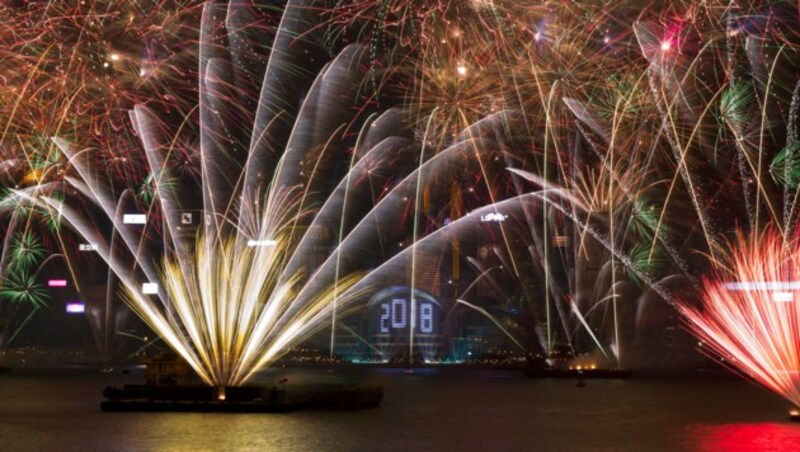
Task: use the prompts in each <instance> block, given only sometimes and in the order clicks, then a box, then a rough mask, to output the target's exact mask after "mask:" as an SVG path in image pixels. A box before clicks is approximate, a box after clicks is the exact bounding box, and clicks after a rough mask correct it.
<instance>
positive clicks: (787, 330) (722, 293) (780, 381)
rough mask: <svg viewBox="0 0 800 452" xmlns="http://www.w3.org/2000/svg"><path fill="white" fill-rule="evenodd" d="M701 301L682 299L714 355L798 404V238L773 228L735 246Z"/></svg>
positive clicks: (694, 326)
mask: <svg viewBox="0 0 800 452" xmlns="http://www.w3.org/2000/svg"><path fill="white" fill-rule="evenodd" d="M733 250H734V251H733V252H732V253H731V254H732V255H731V257H730V266H724V267H722V266H721V268H720V269H719V271H718V272H717V274H716V275H715V276H714V277H710V278H706V279H705V280H704V283H703V293H702V298H701V300H702V301H701V303H700V306H695V305H692V304H690V303H682V304H680V305H679V308H680V310H681V312H682V313H683V314H684V315H685V316H686V318H687V319H688V323H689V328H690V329H691V330H692V332H694V334H696V335H697V336H698V337H699V338H700V339H701V340H702V341H703V344H704V346H705V347H707V349H708V350H709V351H710V352H711V353H713V354H714V355H716V356H718V357H721V358H723V359H724V361H725V363H726V364H727V365H729V366H730V367H732V368H734V369H736V370H738V371H739V372H741V373H742V374H744V375H746V376H748V377H750V378H752V379H753V380H755V381H756V382H758V383H760V384H761V385H763V386H764V387H766V388H767V389H769V390H771V391H773V392H775V393H777V394H779V395H781V396H782V397H784V398H785V399H786V400H788V401H790V402H792V403H793V404H794V405H795V406H800V349H798V344H800V282H798V281H800V241H798V240H797V238H795V239H793V240H791V241H788V242H787V241H785V240H784V239H783V238H782V237H781V236H780V235H778V234H776V233H775V232H774V231H772V230H770V231H768V232H766V233H763V234H760V235H756V236H753V237H750V238H747V239H745V238H744V237H742V236H740V237H739V239H738V241H737V243H735V245H734V247H733Z"/></svg>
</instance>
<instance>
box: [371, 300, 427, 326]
mask: <svg viewBox="0 0 800 452" xmlns="http://www.w3.org/2000/svg"><path fill="white" fill-rule="evenodd" d="M418 306H419V330H420V332H422V333H433V305H432V304H431V303H418ZM408 311H409V309H408V301H407V300H405V299H402V298H396V299H394V300H392V301H391V302H390V303H389V302H387V303H383V304H382V305H381V320H380V322H381V324H380V327H381V328H380V329H381V333H388V332H389V330H390V329H394V330H398V329H405V328H406V327H408V322H409V318H408V317H409V316H408ZM414 314H415V313H413V312H412V313H411V324H412V327H413V328H416V327H417V322H416V319H417V316H416V315H414Z"/></svg>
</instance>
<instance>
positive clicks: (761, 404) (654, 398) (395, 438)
mask: <svg viewBox="0 0 800 452" xmlns="http://www.w3.org/2000/svg"><path fill="white" fill-rule="evenodd" d="M351 374H352V372H351ZM283 376H286V377H288V378H289V385H291V384H292V383H295V384H300V383H303V382H310V381H321V380H322V381H324V380H336V379H347V378H352V377H353V376H354V375H347V372H339V373H337V374H335V375H333V376H329V375H325V374H324V373H322V372H313V371H307V370H297V371H271V373H269V374H267V375H264V376H263V380H264V381H265V382H270V381H274V380H275V379H277V378H279V377H283ZM357 377H358V379H359V380H360V381H362V382H365V383H376V384H382V385H383V386H384V391H385V397H384V401H383V404H382V406H381V408H378V409H374V410H365V411H357V412H315V411H303V412H297V413H291V414H186V413H102V412H100V410H99V404H100V400H101V396H100V393H101V391H102V389H103V388H104V387H105V386H107V385H109V384H120V383H121V382H122V380H121V377H120V376H119V375H99V374H95V373H86V372H84V373H74V372H73V373H69V374H66V375H60V376H55V375H46V374H31V375H19V374H12V375H1V376H0V450H2V451H15V450H44V451H50V450H158V451H161V450H186V451H197V450H222V451H228V450H268V451H271V450H275V451H317V450H319V451H379V452H384V451H414V450H443V451H451V450H452V451H473V450H486V451H506V450H508V451H515V450H531V451H535V450H553V451H572V450H576V451H582V450H637V451H638V450H642V451H660V450H664V451H673V450H704V451H717V450H743V451H747V450H778V451H792V450H797V451H800V423H790V422H787V421H786V418H787V417H786V408H787V403H786V402H784V401H783V400H781V399H779V398H777V397H775V396H773V395H771V394H769V393H767V392H765V391H763V390H761V389H759V388H756V387H755V386H752V385H751V384H749V383H747V382H744V381H740V380H736V379H732V378H716V379H715V378H703V379H656V378H636V377H634V378H633V379H631V380H627V381H624V380H619V381H599V380H596V381H588V384H587V387H585V388H578V387H576V386H575V382H574V381H570V380H531V379H526V378H524V377H522V376H521V375H519V374H517V373H512V372H500V371H468V370H459V371H453V370H447V371H437V370H421V371H418V372H417V373H416V374H415V375H403V373H402V371H399V370H376V369H364V370H359V371H357Z"/></svg>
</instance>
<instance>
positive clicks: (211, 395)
mask: <svg viewBox="0 0 800 452" xmlns="http://www.w3.org/2000/svg"><path fill="white" fill-rule="evenodd" d="M103 397H105V398H106V400H104V401H103V402H101V404H100V409H101V411H178V412H229V413H284V412H290V411H297V410H302V409H321V410H360V409H366V408H376V407H378V406H379V405H380V403H381V401H382V400H383V387H381V386H361V385H345V384H336V385H320V386H309V387H305V388H300V389H298V390H293V391H291V392H289V391H287V390H286V389H285V388H283V387H281V388H279V387H277V386H272V387H266V386H242V387H224V388H214V387H211V386H199V385H169V386H161V385H149V384H144V385H123V386H122V387H121V388H117V387H107V388H105V390H103Z"/></svg>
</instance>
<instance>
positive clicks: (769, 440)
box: [686, 422, 800, 452]
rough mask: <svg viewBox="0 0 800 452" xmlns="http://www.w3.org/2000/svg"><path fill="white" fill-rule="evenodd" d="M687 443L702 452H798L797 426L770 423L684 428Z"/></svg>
mask: <svg viewBox="0 0 800 452" xmlns="http://www.w3.org/2000/svg"><path fill="white" fill-rule="evenodd" d="M686 441H687V444H693V445H695V447H696V450H698V451H703V452H706V451H707V452H712V451H714V452H716V451H779V452H784V451H797V450H800V426H798V425H797V424H790V423H769V422H764V423H752V424H749V423H748V424H724V425H692V426H689V427H688V428H687V435H686Z"/></svg>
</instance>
